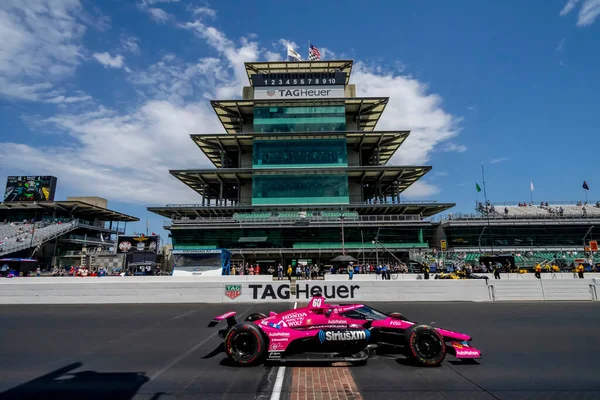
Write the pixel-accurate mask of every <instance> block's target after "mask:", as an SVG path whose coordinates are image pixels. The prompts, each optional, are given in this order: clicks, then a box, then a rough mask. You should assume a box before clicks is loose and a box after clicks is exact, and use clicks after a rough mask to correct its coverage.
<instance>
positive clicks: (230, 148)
mask: <svg viewBox="0 0 600 400" xmlns="http://www.w3.org/2000/svg"><path fill="white" fill-rule="evenodd" d="M409 134H410V131H375V132H365V131H344V132H305V133H258V132H255V133H240V134H223V133H221V134H219V133H216V134H207V135H190V136H191V138H192V140H193V141H194V143H196V145H197V146H198V147H199V148H200V150H202V152H203V153H204V154H205V155H206V157H208V159H209V160H210V161H211V162H212V163H213V165H214V166H215V167H217V168H223V167H224V165H223V164H222V158H221V153H222V152H225V154H226V155H227V157H228V158H229V159H230V160H235V161H239V160H238V154H239V152H240V151H242V152H245V151H250V150H252V144H253V143H254V141H255V140H262V139H268V140H278V139H281V140H290V139H292V140H293V139H337V138H345V139H346V140H347V143H348V146H350V147H354V148H356V149H358V150H360V151H361V152H362V155H363V160H366V161H367V162H366V163H365V162H363V164H367V163H368V161H370V160H372V159H373V158H374V157H375V154H376V152H377V148H379V163H380V164H386V163H387V162H388V161H389V160H390V158H391V157H392V156H393V155H394V153H395V152H396V150H398V148H399V147H400V146H401V145H402V143H404V141H405V140H406V138H407V137H408V136H409ZM233 164H234V165H236V162H234V163H233ZM371 164H373V163H371Z"/></svg>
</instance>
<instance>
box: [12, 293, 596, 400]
mask: <svg viewBox="0 0 600 400" xmlns="http://www.w3.org/2000/svg"><path fill="white" fill-rule="evenodd" d="M372 305H373V306H374V307H376V308H380V309H382V310H384V311H400V312H403V313H404V314H405V315H406V316H407V317H409V318H411V319H416V320H417V321H420V322H423V323H429V322H431V321H435V322H436V324H437V325H438V326H440V327H445V328H448V329H454V330H457V331H460V332H466V333H469V334H471V335H473V337H474V338H475V339H474V341H473V345H475V346H476V347H478V348H480V349H481V350H482V351H483V355H484V359H482V360H481V361H480V363H479V365H477V364H475V365H469V364H463V363H462V362H458V363H455V360H454V359H453V358H452V357H450V356H449V357H448V358H447V360H446V361H445V362H444V365H443V366H441V367H439V368H415V367H412V366H409V365H406V363H405V362H403V361H402V359H401V360H400V361H396V360H394V359H386V358H376V359H371V360H369V362H368V364H367V365H366V366H364V367H351V368H349V370H350V371H351V374H352V377H353V378H354V381H355V383H356V386H357V388H358V390H359V391H360V393H361V395H362V397H363V398H364V399H381V398H386V397H387V398H411V399H493V398H501V399H532V398H544V399H586V398H589V399H598V398H600V376H599V372H598V367H597V363H598V360H600V345H599V344H598V337H600V304H594V303H591V302H581V303H580V302H571V303H556V302H552V303H551V302H546V303H386V304H378V303H373V304H372ZM292 307H293V304H292V303H281V304H265V305H253V306H251V305H246V304H237V305H235V306H230V305H203V304H173V305H72V306H56V305H54V306H50V305H49V306H39V305H32V306H0V371H1V373H0V399H2V400H4V399H22V398H29V399H50V398H61V399H91V400H95V399H107V398H110V399H117V400H120V399H123V400H125V399H144V400H146V399H152V400H159V399H161V400H166V399H175V398H177V399H192V398H193V399H197V398H202V399H252V398H258V399H268V398H270V395H271V391H272V387H273V383H274V381H275V377H276V374H277V368H276V367H269V366H266V367H265V366H260V367H254V368H235V367H231V366H229V365H228V363H227V362H226V360H225V355H224V353H222V352H217V351H216V350H218V347H219V344H220V343H221V341H220V340H219V338H218V337H217V336H216V328H207V326H206V325H207V323H208V321H209V320H210V319H212V318H213V317H214V316H215V315H218V314H221V313H224V312H226V311H229V310H234V311H237V312H238V313H239V314H242V319H243V317H245V316H247V315H248V314H249V313H251V312H268V311H270V310H273V311H275V312H279V311H283V310H285V309H288V308H292ZM314 368H318V367H314ZM293 371H294V368H293V367H288V368H287V373H286V378H285V380H284V390H283V392H282V398H289V397H290V395H291V394H292V393H291V387H292V385H291V384H290V381H291V379H290V375H291V374H292V373H293ZM53 394H54V395H55V396H53ZM294 397H295V396H294ZM299 398H300V397H299ZM302 398H303V397H302ZM307 398H308V397H307Z"/></svg>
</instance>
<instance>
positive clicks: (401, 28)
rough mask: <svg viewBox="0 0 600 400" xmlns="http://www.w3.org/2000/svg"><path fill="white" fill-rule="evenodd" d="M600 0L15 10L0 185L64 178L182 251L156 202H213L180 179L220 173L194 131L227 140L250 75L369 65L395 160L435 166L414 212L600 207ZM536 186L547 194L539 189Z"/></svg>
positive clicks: (151, 4)
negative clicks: (312, 54) (271, 68)
mask: <svg viewBox="0 0 600 400" xmlns="http://www.w3.org/2000/svg"><path fill="white" fill-rule="evenodd" d="M599 17H600V0H531V1H527V2H525V1H522V0H504V1H472V0H455V1H451V2H449V1H442V0H438V1H432V0H421V1H408V0H402V1H400V0H393V1H378V2H364V1H354V0H348V1H341V0H339V1H330V2H323V1H303V2H281V1H266V0H263V1H234V0H228V1H218V2H217V1H213V2H208V1H193V0H106V1H102V2H94V1H91V0H82V1H79V0H31V1H29V0H2V1H1V2H0V120H1V121H2V123H1V124H0V182H4V181H5V179H6V176H9V175H54V176H57V177H58V189H57V193H56V200H64V199H66V197H67V196H100V197H104V198H106V199H108V207H109V208H110V209H113V210H116V211H120V212H124V213H127V214H130V215H134V216H136V217H138V218H140V219H141V221H140V222H139V223H133V224H128V229H127V230H128V233H133V232H144V231H145V229H146V228H145V226H146V220H148V224H149V231H150V233H151V232H156V233H160V234H161V235H163V237H166V234H165V231H164V230H163V229H162V226H163V221H164V218H163V217H160V216H157V215H155V214H152V213H149V212H148V211H147V210H146V208H147V207H149V206H160V205H165V204H174V203H199V202H200V198H199V195H197V194H196V193H195V192H193V191H192V190H191V189H189V188H187V187H186V186H185V185H183V184H182V183H181V182H179V181H178V180H177V179H175V178H174V177H172V176H171V175H170V174H169V172H168V171H169V170H170V169H183V168H205V167H210V166H211V165H212V164H210V163H209V162H208V161H207V159H206V158H205V157H204V155H203V154H202V152H200V150H199V149H198V148H197V147H196V146H195V145H194V144H193V143H192V141H191V140H190V138H189V135H190V134H201V133H219V132H223V128H222V126H221V125H220V124H219V122H218V119H217V118H216V116H215V115H214V112H213V111H212V109H211V108H210V104H209V100H212V99H237V98H240V97H241V91H242V87H243V86H245V85H248V82H247V78H246V76H245V73H244V62H247V61H270V60H280V59H284V58H285V55H286V45H287V43H290V44H292V45H293V46H294V47H295V49H296V51H298V52H299V53H300V54H301V55H302V56H303V59H306V58H307V53H308V42H309V41H310V42H312V43H313V44H314V45H315V46H316V47H318V48H319V49H320V50H321V54H322V56H323V59H330V60H331V59H352V60H354V63H355V64H354V68H353V72H352V77H351V83H354V84H356V86H357V92H358V95H359V96H389V97H390V101H389V104H388V106H387V108H386V110H385V112H384V115H383V117H382V118H381V120H380V122H379V124H378V126H377V129H380V130H386V129H409V130H411V135H410V137H409V139H408V140H407V141H406V142H405V144H404V145H403V146H402V147H401V149H400V150H399V151H398V153H397V154H396V155H395V156H394V157H393V159H392V161H391V163H392V164H394V165H431V166H433V170H432V171H431V172H430V173H429V174H427V175H426V177H425V178H423V179H422V180H421V181H420V182H418V183H416V184H415V185H414V186H412V187H411V188H409V189H408V191H407V192H406V193H405V194H404V195H403V199H404V200H437V201H441V202H453V203H456V207H455V208H453V209H452V210H450V211H451V212H453V213H458V212H466V213H470V212H473V211H474V206H475V201H476V200H477V199H479V200H483V193H479V194H478V193H477V192H476V190H475V184H476V183H479V184H480V185H481V186H482V187H483V182H482V181H483V179H482V167H483V170H484V172H485V189H486V195H487V198H488V199H489V200H490V201H493V202H514V203H518V202H521V201H529V200H530V195H533V199H534V202H540V201H542V200H543V201H578V200H584V198H585V197H584V196H585V193H584V191H583V189H582V184H583V181H584V180H586V181H587V183H588V185H589V187H590V191H589V192H588V193H587V194H588V199H589V200H592V199H593V200H594V201H595V200H597V199H600V195H597V194H596V193H598V191H600V178H598V176H599V174H600V162H599V161H597V158H598V155H597V154H598V143H600V141H599V140H598V139H597V138H598V135H599V133H600V132H599V131H598V126H599V125H600V73H599V72H598V71H600V52H599V51H598V49H599V48H600V18H599ZM531 183H533V185H534V191H533V192H532V193H531V192H530V188H531V186H530V185H531Z"/></svg>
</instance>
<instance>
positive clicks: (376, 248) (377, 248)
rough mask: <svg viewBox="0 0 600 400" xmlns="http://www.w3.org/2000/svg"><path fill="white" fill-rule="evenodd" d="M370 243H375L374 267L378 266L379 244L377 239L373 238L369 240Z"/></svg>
mask: <svg viewBox="0 0 600 400" xmlns="http://www.w3.org/2000/svg"><path fill="white" fill-rule="evenodd" d="M371 243H373V244H374V245H375V260H376V263H377V265H375V268H377V267H379V246H378V243H377V239H375V240H371Z"/></svg>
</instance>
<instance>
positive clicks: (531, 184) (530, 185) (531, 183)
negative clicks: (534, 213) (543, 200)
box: [529, 182, 533, 192]
mask: <svg viewBox="0 0 600 400" xmlns="http://www.w3.org/2000/svg"><path fill="white" fill-rule="evenodd" d="M529 189H530V190H531V191H532V192H533V182H529Z"/></svg>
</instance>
